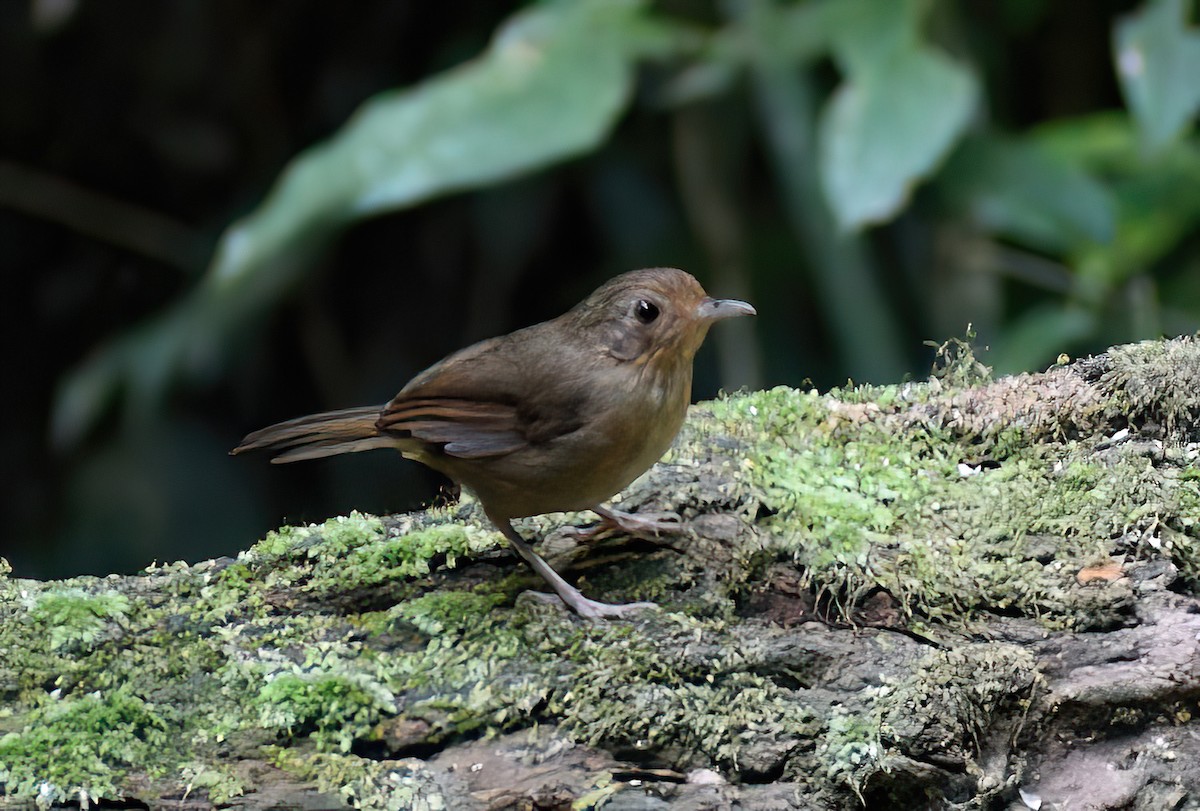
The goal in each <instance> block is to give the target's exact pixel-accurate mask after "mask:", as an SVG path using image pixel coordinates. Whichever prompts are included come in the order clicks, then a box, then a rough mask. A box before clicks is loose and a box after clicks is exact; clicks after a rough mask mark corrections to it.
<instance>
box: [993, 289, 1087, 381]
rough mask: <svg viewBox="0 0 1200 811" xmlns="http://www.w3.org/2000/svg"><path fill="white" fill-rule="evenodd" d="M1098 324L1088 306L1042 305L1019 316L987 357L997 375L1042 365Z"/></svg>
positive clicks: (1075, 343) (1079, 340) (1027, 369)
mask: <svg viewBox="0 0 1200 811" xmlns="http://www.w3.org/2000/svg"><path fill="white" fill-rule="evenodd" d="M1096 326H1097V317H1096V314H1095V313H1094V312H1091V311H1089V310H1084V309H1081V308H1077V307H1066V308H1064V307H1061V306H1058V305H1052V304H1046V305H1042V306H1039V307H1036V308H1034V309H1032V310H1030V311H1029V312H1027V313H1025V314H1024V315H1022V316H1021V317H1020V318H1018V319H1016V320H1015V321H1014V322H1013V323H1012V324H1011V325H1010V326H1009V327H1008V328H1007V329H1006V330H1005V331H1004V334H1003V336H1002V337H1001V338H1000V340H998V341H997V342H996V345H995V346H994V347H993V351H992V353H991V354H990V355H988V356H987V357H986V358H985V360H986V361H987V362H988V365H990V366H991V367H992V368H993V369H994V370H995V373H996V374H998V375H1008V374H1018V373H1020V372H1027V371H1031V370H1034V369H1038V368H1043V367H1045V366H1047V365H1049V364H1050V363H1051V362H1053V360H1054V359H1055V358H1056V357H1058V355H1059V354H1060V353H1062V352H1064V351H1069V350H1070V349H1071V348H1072V347H1073V346H1076V345H1078V344H1079V343H1080V342H1081V341H1083V340H1084V339H1086V338H1088V337H1089V336H1090V335H1092V334H1093V333H1094V332H1095V330H1096Z"/></svg>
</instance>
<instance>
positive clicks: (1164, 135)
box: [1113, 0, 1200, 151]
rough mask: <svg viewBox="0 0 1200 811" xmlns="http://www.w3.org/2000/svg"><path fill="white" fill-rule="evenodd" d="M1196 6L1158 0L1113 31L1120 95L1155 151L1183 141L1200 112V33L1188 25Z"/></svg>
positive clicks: (1154, 0) (1180, 0) (1150, 146)
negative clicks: (1184, 130)
mask: <svg viewBox="0 0 1200 811" xmlns="http://www.w3.org/2000/svg"><path fill="white" fill-rule="evenodd" d="M1191 5H1192V4H1191V3H1185V2H1184V0H1153V2H1150V3H1147V4H1146V5H1145V6H1144V7H1143V8H1142V9H1141V10H1140V11H1137V12H1135V13H1133V14H1130V15H1129V16H1127V17H1125V18H1124V19H1122V20H1120V21H1119V22H1118V23H1117V24H1116V27H1115V30H1114V32H1113V49H1114V54H1113V56H1114V59H1115V60H1116V66H1117V76H1118V77H1119V78H1120V81H1121V90H1122V91H1123V92H1124V94H1125V101H1126V103H1127V104H1128V105H1129V108H1130V110H1132V111H1133V115H1134V118H1135V119H1136V120H1137V123H1138V127H1139V128H1140V130H1141V133H1142V137H1143V140H1144V142H1145V145H1146V147H1147V148H1148V149H1149V150H1151V151H1155V150H1158V149H1161V148H1162V147H1163V146H1165V145H1166V144H1168V143H1170V142H1171V141H1172V140H1174V139H1175V138H1176V137H1178V136H1179V134H1180V132H1182V131H1183V128H1184V127H1185V126H1186V125H1187V123H1188V121H1189V120H1190V119H1191V118H1192V117H1193V116H1195V115H1196V112H1197V110H1200V34H1196V33H1195V31H1194V29H1192V28H1189V27H1188V26H1187V13H1188V9H1189V8H1190V7H1191Z"/></svg>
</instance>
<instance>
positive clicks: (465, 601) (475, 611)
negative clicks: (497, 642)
mask: <svg viewBox="0 0 1200 811" xmlns="http://www.w3.org/2000/svg"><path fill="white" fill-rule="evenodd" d="M503 601H504V595H502V594H481V593H479V592H470V591H442V592H434V593H431V594H425V595H422V596H421V597H417V598H416V599H413V600H408V601H407V602H404V603H401V604H400V605H397V606H396V607H395V608H393V609H392V610H391V611H389V612H388V614H387V616H388V617H391V618H400V619H404V620H406V621H408V622H410V623H412V624H413V626H414V627H416V628H417V629H418V630H419V631H421V632H422V633H424V634H427V635H429V636H431V637H434V636H444V635H447V634H454V635H463V634H466V633H467V632H469V631H472V630H477V629H479V628H481V627H490V623H489V622H488V620H489V619H490V618H491V617H492V616H493V615H494V612H495V611H496V608H497V606H499V605H500V603H502V602H503Z"/></svg>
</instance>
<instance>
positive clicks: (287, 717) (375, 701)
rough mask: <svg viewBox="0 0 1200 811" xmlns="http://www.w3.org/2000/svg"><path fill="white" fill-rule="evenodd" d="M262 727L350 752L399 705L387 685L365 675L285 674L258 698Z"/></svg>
mask: <svg viewBox="0 0 1200 811" xmlns="http://www.w3.org/2000/svg"><path fill="white" fill-rule="evenodd" d="M254 704H255V705H257V707H258V725H259V726H260V727H262V728H264V729H273V730H277V731H279V732H282V733H286V734H287V735H289V736H293V737H295V736H298V735H308V736H309V737H310V738H311V739H312V741H313V742H314V743H315V744H316V745H317V747H318V748H319V749H322V750H328V749H339V750H341V751H343V752H349V751H350V746H351V745H352V744H353V743H354V741H355V740H356V739H358V738H363V737H365V736H366V735H367V733H368V732H369V730H370V729H371V728H372V727H373V726H374V725H375V724H377V723H378V722H379V720H380V719H381V718H382V717H383V716H384V715H385V714H395V712H396V701H395V696H393V695H392V693H391V691H389V690H388V689H387V688H386V687H384V686H383V685H382V684H379V683H378V682H375V681H373V680H372V679H370V678H369V677H366V676H363V675H357V676H355V675H347V674H330V673H316V674H309V673H282V674H279V675H278V676H275V677H274V678H272V679H270V680H269V681H268V682H267V683H266V684H264V685H263V687H262V689H260V690H259V691H258V696H257V697H256V698H255V699H254Z"/></svg>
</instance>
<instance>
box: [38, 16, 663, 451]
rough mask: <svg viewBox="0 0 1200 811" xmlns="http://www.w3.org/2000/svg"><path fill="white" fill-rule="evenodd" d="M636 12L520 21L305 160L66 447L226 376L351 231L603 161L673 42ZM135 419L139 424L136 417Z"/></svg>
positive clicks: (367, 113)
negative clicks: (583, 162) (115, 401)
mask: <svg viewBox="0 0 1200 811" xmlns="http://www.w3.org/2000/svg"><path fill="white" fill-rule="evenodd" d="M644 5H645V4H644V2H642V0H571V2H557V3H545V4H542V5H538V6H536V7H534V8H531V9H529V10H526V11H524V12H521V13H518V14H517V15H515V16H514V17H513V18H512V19H511V20H510V21H509V22H508V23H507V24H506V25H505V26H504V27H502V28H501V29H500V31H499V32H498V33H497V35H496V37H495V38H494V40H493V42H492V44H491V46H490V47H489V48H488V50H487V51H486V52H485V53H484V54H482V55H481V56H480V57H478V58H477V59H475V60H473V61H471V62H468V63H466V64H464V65H462V66H460V67H458V68H456V69H453V70H450V71H447V72H446V73H443V74H441V75H439V76H435V77H433V78H431V79H429V80H427V81H425V82H423V83H422V84H419V85H417V86H415V87H412V88H407V89H404V90H398V91H393V92H388V93H383V94H380V95H378V96H376V97H375V98H373V99H371V100H369V101H368V102H366V103H365V104H364V105H363V106H362V107H361V108H360V110H359V111H358V112H357V113H356V114H355V115H354V117H353V118H352V119H351V120H350V121H349V122H347V124H346V125H345V126H344V127H342V129H341V130H340V131H339V132H338V133H336V134H335V135H334V136H333V137H332V138H331V139H330V140H328V141H326V142H325V143H322V144H318V145H316V146H314V147H312V148H310V149H308V150H306V151H305V152H303V153H302V154H301V155H299V156H298V157H297V158H296V159H295V160H293V161H292V163H291V164H290V165H289V166H288V167H287V168H286V169H285V170H284V172H283V174H282V176H281V177H280V179H279V181H278V182H277V183H276V185H275V188H274V189H272V190H271V192H270V194H269V195H268V196H267V199H266V200H265V201H264V202H263V203H262V204H261V205H260V206H259V207H258V209H256V210H255V211H254V212H253V213H251V214H250V215H249V216H247V217H246V218H245V219H243V220H241V221H240V222H237V223H235V224H234V225H233V226H231V227H230V228H229V229H228V230H227V231H226V232H225V234H224V235H223V237H222V239H221V241H220V244H219V246H218V248H217V251H216V256H215V258H214V260H213V263H212V265H211V266H210V268H209V270H208V273H207V275H206V276H205V278H204V279H203V280H202V282H201V284H200V286H199V287H198V288H197V289H196V290H194V291H193V292H192V293H191V294H190V295H189V296H188V297H187V298H186V299H184V300H183V301H181V302H180V303H179V306H176V307H174V308H172V309H171V310H169V311H168V312H166V313H164V314H163V315H161V316H160V317H159V318H157V319H156V320H154V321H153V322H151V323H150V324H148V325H146V326H145V327H143V328H141V329H138V330H136V331H134V332H132V333H129V334H127V335H124V336H122V337H121V338H120V339H119V340H118V341H116V342H115V343H113V344H111V345H109V346H107V347H104V348H103V349H102V350H101V351H100V352H99V353H97V354H96V355H94V356H93V357H92V358H90V359H89V360H88V361H87V362H86V363H85V364H84V366H83V367H82V368H80V369H78V370H76V371H75V372H74V373H72V374H71V375H70V376H69V377H68V378H67V380H66V381H65V382H64V384H63V385H62V386H61V387H60V391H59V394H58V397H57V401H56V404H55V413H54V415H53V418H52V429H51V430H52V435H53V438H54V440H55V441H56V443H58V444H60V445H63V444H72V443H74V442H75V441H77V440H78V439H79V438H80V437H81V436H82V435H83V434H84V433H85V432H86V431H87V430H88V429H89V428H90V427H91V425H92V424H93V423H94V422H95V420H96V418H97V417H98V416H99V414H100V412H101V410H102V409H103V408H104V407H105V406H106V404H107V402H108V401H109V400H110V399H111V398H112V397H113V396H114V395H115V394H116V393H118V392H119V391H120V390H121V389H122V388H123V387H127V388H129V389H131V391H130V397H129V399H130V401H131V402H129V403H127V405H128V406H131V407H132V411H133V412H135V413H136V412H141V413H142V414H144V413H145V412H146V411H147V410H148V409H149V408H151V407H152V406H153V405H154V403H156V402H157V400H158V398H160V397H161V396H162V395H163V393H164V389H165V387H166V386H167V384H168V383H169V382H170V380H171V379H172V378H174V377H175V376H177V375H178V374H180V373H181V372H186V373H188V374H193V375H195V374H198V373H202V372H209V373H211V372H212V371H213V370H214V369H215V368H217V367H219V364H220V361H221V359H222V357H223V355H224V353H225V347H226V345H227V343H228V339H229V337H230V335H231V333H232V332H233V331H234V330H236V329H237V328H239V327H242V326H244V325H245V324H247V323H251V322H252V321H253V319H254V318H255V317H256V316H258V315H259V313H260V312H261V311H262V310H264V309H265V308H267V307H268V306H270V305H271V304H273V303H274V302H275V301H276V300H277V299H278V297H279V296H280V295H281V293H282V292H283V291H284V290H285V289H286V288H287V287H288V286H290V285H291V284H292V283H293V282H294V281H295V280H296V279H297V278H299V277H300V276H302V275H303V273H304V272H305V271H306V270H307V268H308V267H309V265H310V257H311V256H312V255H313V254H314V253H315V252H317V251H319V250H320V249H321V248H322V247H323V246H324V245H325V244H327V243H328V242H329V241H330V240H331V239H332V238H333V237H334V236H335V235H336V234H337V232H338V230H339V229H341V228H343V227H344V226H346V225H347V224H348V223H350V222H352V221H354V220H356V219H359V218H362V217H366V216H370V215H372V214H377V213H379V212H382V211H391V210H396V209H400V208H403V207H405V206H411V205H415V204H417V203H420V202H422V201H425V200H428V199H430V198H432V197H435V196H437V195H441V194H448V193H450V192H455V191H461V190H464V189H469V188H474V187H479V186H483V185H486V184H489V183H495V182H498V181H502V180H506V179H509V178H513V177H516V176H518V175H521V174H523V173H526V172H531V171H534V170H536V169H539V168H542V167H544V166H547V165H549V164H551V163H554V162H556V161H561V160H564V159H566V158H569V157H572V156H574V155H578V154H581V153H584V152H587V151H589V150H591V149H594V148H595V147H596V146H597V145H598V144H599V143H600V142H602V141H603V140H604V139H605V137H607V135H608V133H609V131H610V130H611V128H612V126H613V124H614V123H615V121H616V119H617V117H618V116H619V115H620V114H621V113H622V111H623V110H624V109H625V107H626V105H627V104H628V101H629V96H630V90H631V87H632V79H633V68H634V66H635V63H636V60H637V58H638V57H639V56H641V55H643V53H646V52H660V51H661V50H662V49H663V48H664V43H666V44H667V45H669V42H667V41H668V40H669V39H670V35H671V31H670V30H668V29H667V27H666V26H664V25H656V24H654V23H652V22H651V21H649V20H647V19H646V18H645V16H644V13H643V7H644ZM135 419H136V417H135Z"/></svg>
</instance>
